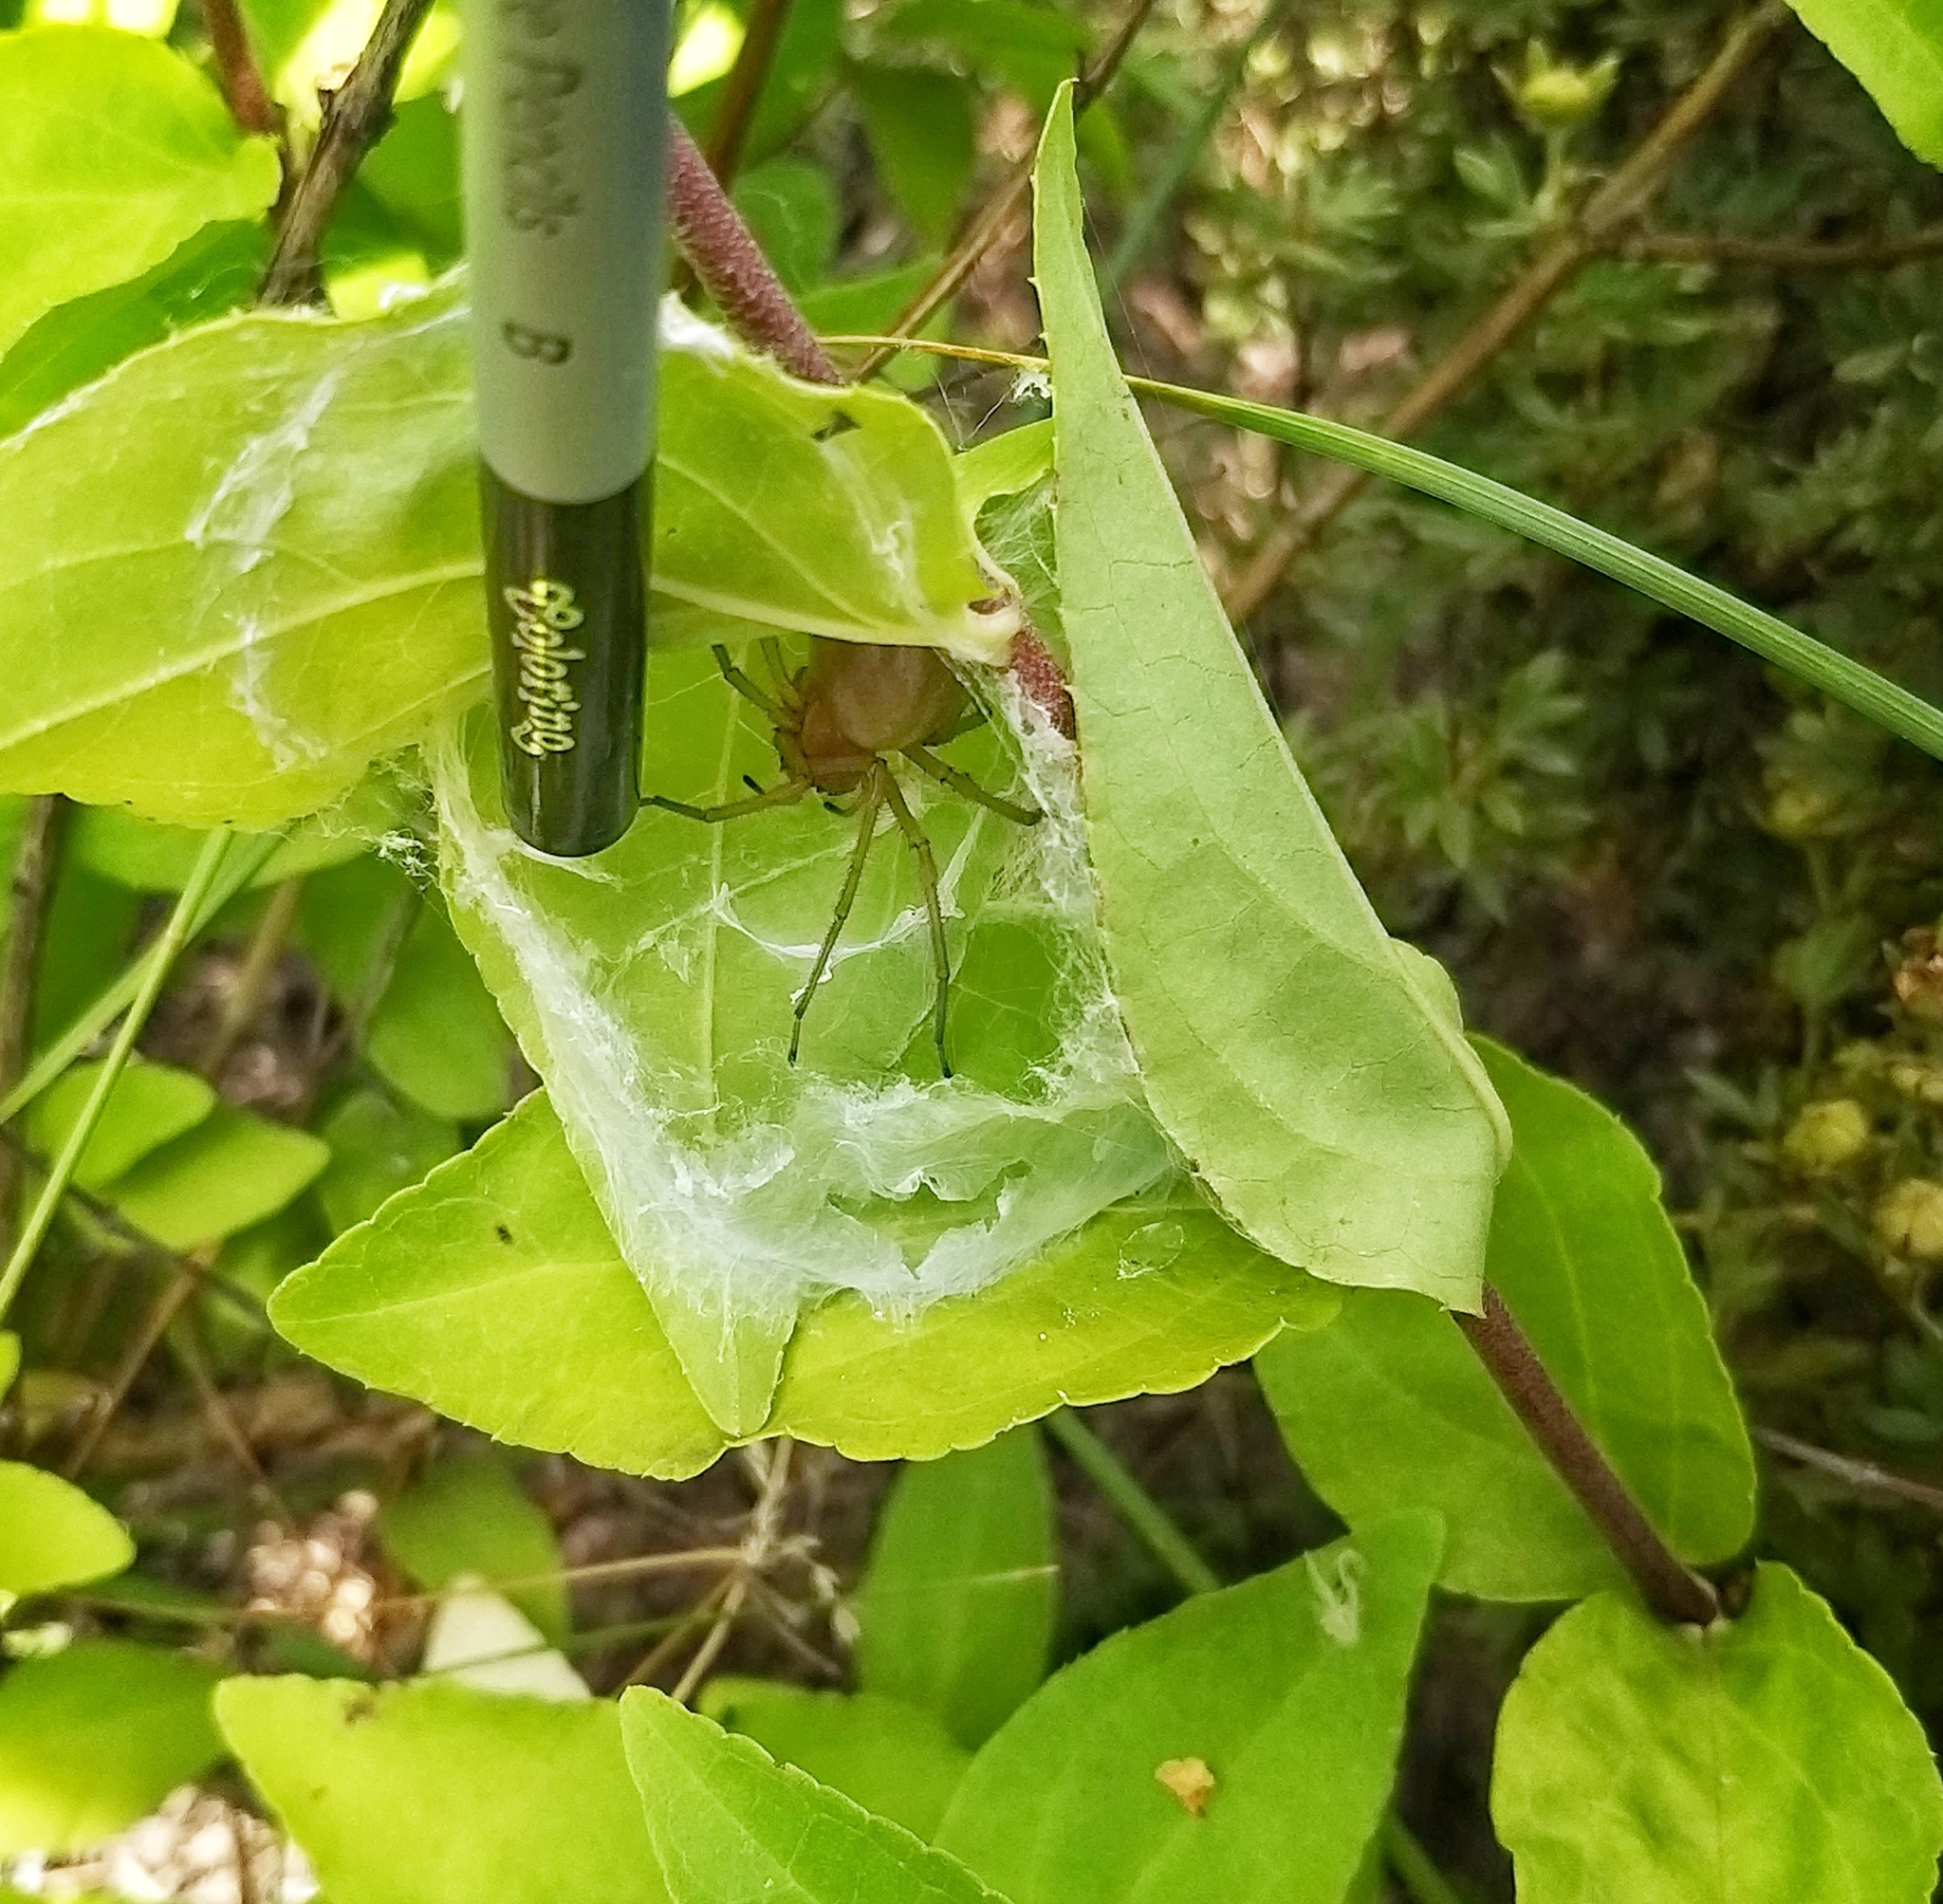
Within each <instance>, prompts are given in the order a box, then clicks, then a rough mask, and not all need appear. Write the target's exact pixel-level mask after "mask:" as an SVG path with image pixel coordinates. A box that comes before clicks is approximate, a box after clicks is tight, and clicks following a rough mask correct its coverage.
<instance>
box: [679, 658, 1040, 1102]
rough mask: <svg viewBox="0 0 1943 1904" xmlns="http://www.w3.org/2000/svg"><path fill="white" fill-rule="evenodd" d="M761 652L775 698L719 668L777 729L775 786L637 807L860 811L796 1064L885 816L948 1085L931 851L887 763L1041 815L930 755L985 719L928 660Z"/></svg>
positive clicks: (793, 1048)
mask: <svg viewBox="0 0 1943 1904" xmlns="http://www.w3.org/2000/svg"><path fill="white" fill-rule="evenodd" d="M762 646H763V655H764V658H765V659H766V660H767V661H768V666H769V671H770V674H771V675H773V677H774V687H773V690H772V691H770V692H765V691H764V689H762V688H761V687H759V686H757V684H756V683H755V682H754V681H752V680H751V679H750V678H749V675H746V674H745V673H744V672H743V671H742V670H741V669H740V668H738V667H737V666H736V665H735V663H734V661H733V660H732V659H731V656H730V654H729V651H728V650H727V649H726V648H720V647H718V648H716V649H715V650H714V656H715V665H716V667H718V668H719V669H720V670H721V671H722V678H723V679H724V680H725V681H727V682H728V683H729V685H730V687H731V688H732V689H733V690H734V691H735V692H736V693H738V694H740V695H741V696H742V697H743V698H744V699H745V700H747V701H749V702H751V703H752V704H753V705H754V706H755V707H757V708H759V709H761V711H762V712H763V713H764V714H766V715H767V716H768V719H769V721H770V723H771V724H772V726H773V728H774V730H775V732H774V739H775V747H776V758H777V759H778V760H779V761H780V762H781V764H782V767H783V780H782V783H781V784H780V785H779V786H771V787H764V786H760V785H759V784H758V783H757V782H756V781H754V780H748V781H747V785H748V786H750V787H751V788H752V789H753V791H752V792H751V793H750V795H749V798H748V799H746V800H730V801H724V802H723V803H722V804H720V805H717V806H690V805H687V804H684V803H682V802H681V801H678V800H668V799H664V798H663V797H662V796H661V795H659V794H650V795H649V796H648V797H647V800H646V802H645V803H644V804H647V805H649V806H659V807H664V808H666V810H667V811H668V812H670V813H679V814H682V815H684V816H685V817H686V818H688V819H690V820H701V821H706V822H708V823H710V824H712V825H713V824H717V823H721V822H723V821H728V820H737V819H740V818H741V816H742V815H743V814H745V813H761V812H764V811H766V810H767V809H768V808H769V807H773V806H788V805H791V804H794V803H795V802H797V801H799V800H804V799H806V798H808V797H809V796H811V795H817V796H820V797H822V798H823V803H824V804H825V805H827V806H829V808H830V810H831V811H832V812H833V813H841V812H843V811H844V810H845V809H844V808H842V807H841V806H838V805H837V804H835V802H836V801H837V800H840V799H842V798H845V797H848V796H855V800H856V804H855V806H854V807H853V808H851V809H850V810H851V811H854V812H856V813H857V814H858V815H859V820H858V826H857V844H856V846H855V847H854V848H853V849H852V850H851V854H850V866H849V870H848V871H847V872H846V873H845V874H844V876H843V885H842V891H841V892H840V893H839V894H838V896H837V910H836V914H835V916H834V917H832V919H831V920H830V929H829V931H828V932H827V933H825V934H823V947H822V949H821V950H820V951H819V952H818V953H817V955H816V964H815V965H814V966H813V967H812V968H811V970H810V974H809V981H808V983H807V984H806V985H805V986H804V988H803V989H802V990H801V991H800V992H798V993H797V995H796V1006H795V1011H794V1013H793V1016H792V1023H791V1026H790V1032H789V1062H790V1063H792V1064H794V1063H796V1055H797V1052H798V1050H799V1048H800V1047H801V1045H802V1043H803V1021H804V1018H805V1015H806V1014H807V1013H808V1010H809V1007H810V1001H811V1000H812V999H813V998H814V997H815V996H816V989H817V987H818V986H819V985H821V984H822V983H823V975H824V973H825V972H826V971H827V970H828V969H829V963H830V959H831V957H832V956H833V955H834V953H835V952H836V950H837V941H838V940H839V939H840V938H841V937H842V933H843V927H844V925H845V923H846V922H847V921H848V919H849V917H850V908H851V907H852V905H853V904H855V902H856V899H857V891H858V888H859V887H860V885H861V884H862V882H863V869H864V865H865V863H866V862H867V861H868V860H869V858H870V846H871V841H872V839H873V838H874V837H875V835H876V832H877V820H878V814H879V811H880V810H881V809H882V808H884V807H889V808H890V811H891V817H892V818H893V819H894V820H895V821H896V822H897V830H898V831H899V832H901V833H902V834H903V836H904V843H905V844H906V845H907V846H909V847H910V849H911V856H912V858H913V860H916V865H917V879H918V883H919V885H920V886H922V887H923V889H924V910H925V913H926V915H927V916H928V918H929V920H930V924H931V958H932V968H933V970H934V971H935V973H936V975H937V990H936V997H935V1002H934V1005H933V1007H932V1042H933V1043H934V1044H935V1045H936V1047H937V1063H938V1070H939V1072H940V1073H941V1074H942V1075H943V1076H944V1077H947V1078H949V1077H950V1076H951V1075H952V1066H951V1061H950V1059H949V1057H948V1056H947V1054H946V1048H945V1015H946V1010H947V1007H948V1006H949V1003H950V998H951V983H952V967H951V955H950V953H949V952H948V951H947V949H946V946H945V921H944V912H943V909H942V907H941V906H940V905H939V903H938V890H937V864H936V861H935V860H934V859H933V857H932V851H931V841H930V839H929V838H928V837H927V835H926V833H925V831H924V828H923V827H922V825H920V824H919V823H918V820H917V816H916V814H915V813H913V812H912V810H911V806H910V804H909V803H908V802H907V801H906V800H905V798H904V794H903V791H902V789H901V788H900V787H899V786H898V785H897V774H896V773H895V772H894V771H893V770H892V767H891V756H893V755H899V756H901V757H902V758H903V759H905V760H907V761H909V762H910V763H911V765H912V766H913V767H916V769H917V770H918V771H919V772H920V773H922V774H925V775H927V776H928V777H929V778H931V779H932V780H934V781H936V782H937V783H938V785H939V786H948V787H950V788H951V789H952V791H953V792H954V793H957V794H960V795H962V796H963V797H964V798H965V799H967V800H970V801H973V802H975V803H976V804H978V805H980V806H983V807H986V808H988V809H989V810H990V811H991V812H993V813H996V814H998V815H1000V816H1001V818H1003V819H1006V820H1009V821H1011V822H1013V823H1015V824H1017V825H1020V826H1031V825H1034V824H1036V823H1038V822H1039V821H1041V820H1043V819H1044V818H1045V815H1044V814H1043V813H1041V811H1040V810H1039V808H1038V807H1036V806H1022V805H1020V804H1018V803H1016V802H1014V801H1010V800H1005V799H1002V798H1001V797H1000V796H999V795H998V794H995V793H989V792H987V791H986V789H985V788H984V787H982V786H979V785H978V783H977V782H976V781H975V780H973V779H972V777H971V775H970V774H967V773H961V772H960V771H959V770H958V769H957V768H956V767H951V766H949V765H947V764H946V763H945V762H944V761H941V760H940V759H938V757H937V756H936V755H935V754H934V753H933V752H932V749H933V748H934V747H940V746H942V745H943V744H944V743H945V742H947V741H949V740H951V739H953V737H954V736H955V735H957V734H960V733H963V732H964V731H965V730H967V729H968V728H972V727H975V726H976V725H977V724H978V722H979V721H980V720H982V719H983V718H984V716H983V715H982V714H981V713H979V712H978V711H977V709H976V708H975V707H974V705H973V703H972V697H971V696H970V695H969V694H968V693H966V692H965V690H964V688H963V687H962V686H961V685H960V684H959V681H958V678H957V676H956V675H953V673H952V671H951V669H950V668H949V667H948V666H947V665H946V663H945V660H944V657H943V656H941V655H939V654H938V653H937V651H936V650H935V649H932V648H891V647H871V646H866V645H864V644H863V643H860V642H855V641H830V640H824V639H822V638H812V639H811V641H810V644H809V660H808V662H807V663H806V664H805V666H804V667H802V668H799V669H797V670H795V671H794V672H793V673H792V672H791V671H790V669H789V667H788V665H787V663H786V660H785V659H784V656H783V651H782V648H781V645H780V644H779V643H778V642H776V641H774V640H767V641H765V642H764V643H763V644H762Z"/></svg>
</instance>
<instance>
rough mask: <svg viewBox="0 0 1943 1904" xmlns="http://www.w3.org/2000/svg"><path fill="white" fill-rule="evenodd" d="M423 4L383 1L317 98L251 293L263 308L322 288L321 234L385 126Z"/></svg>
mask: <svg viewBox="0 0 1943 1904" xmlns="http://www.w3.org/2000/svg"><path fill="white" fill-rule="evenodd" d="M430 5H431V0H385V4H384V11H383V12H382V13H380V14H379V18H378V25H377V26H376V27H374V28H372V30H371V38H370V39H369V40H368V41H367V42H366V43H365V46H364V50H363V51H362V52H361V53H360V54H359V55H358V64H357V65H355V66H353V67H352V68H351V74H350V77H349V78H348V79H347V80H345V82H344V83H343V84H342V85H341V86H340V87H338V89H337V90H336V91H335V92H333V93H328V94H326V95H325V96H324V122H323V124H322V125H321V126H319V128H318V133H317V143H316V144H315V145H314V146H312V147H311V149H310V157H309V158H308V159H307V160H306V161H305V166H304V172H303V176H301V177H300V178H299V179H298V180H297V183H296V186H295V187H294V188H293V189H292V191H291V193H290V202H289V204H288V206H287V208H286V210H285V213H284V221H283V224H282V226H281V227H280V228H279V229H278V231H277V242H276V249H275V250H273V251H271V253H270V258H269V267H268V269H267V270H266V271H265V272H264V274H263V285H262V287H261V288H260V290H259V291H258V293H257V295H258V296H259V297H260V298H261V300H262V301H263V302H264V303H265V304H267V305H301V304H308V303H310V302H311V301H312V300H313V299H314V298H316V297H317V296H318V294H319V293H320V291H321V290H322V289H323V279H322V277H321V275H320V268H319V264H318V253H319V250H320V249H321V248H322V246H323V244H324V233H325V232H326V231H328V230H329V229H330V222H331V220H332V218H334V217H335V216H336V215H337V209H338V201H339V199H341V198H342V196H343V195H344V190H345V188H346V187H347V186H348V185H349V184H350V182H351V179H352V176H354V175H355V174H356V172H357V170H358V167H359V165H360V164H361V162H362V160H363V157H364V155H365V154H366V153H367V152H368V151H370V149H371V147H372V146H373V145H375V144H376V143H377V142H378V139H379V137H380V136H381V135H382V134H383V132H384V129H385V128H386V127H387V126H388V125H389V124H390V123H391V109H392V98H393V95H394V94H396V93H397V91H398V74H399V73H400V72H401V71H402V70H403V69H404V64H405V55H406V53H407V52H409V51H410V49H411V45H412V37H413V35H414V34H415V33H416V32H417V30H418V23H419V21H420V20H422V19H423V18H424V16H425V10H426V9H427V8H428V7H429V6H430Z"/></svg>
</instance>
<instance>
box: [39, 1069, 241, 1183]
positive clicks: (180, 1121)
mask: <svg viewBox="0 0 1943 1904" xmlns="http://www.w3.org/2000/svg"><path fill="white" fill-rule="evenodd" d="M101 1072H102V1066H101V1064H100V1063H99V1062H96V1063H86V1064H76V1065H74V1066H72V1067H71V1068H70V1069H68V1070H66V1071H65V1072H63V1073H62V1075H61V1077H60V1078H59V1079H58V1080H57V1081H55V1082H54V1083H52V1084H50V1085H48V1087H47V1088H46V1090H45V1091H43V1092H42V1093H41V1095H40V1096H39V1097H38V1098H36V1099H35V1100H34V1101H33V1103H32V1104H31V1105H30V1106H29V1107H28V1114H27V1140H28V1143H29V1144H31V1145H32V1146H33V1148H34V1149H35V1150H36V1151H38V1152H39V1153H40V1154H41V1155H42V1156H44V1157H51V1156H53V1155H55V1153H56V1152H58V1151H59V1150H60V1148H61V1146H62V1145H63V1144H64V1143H65V1142H66V1140H67V1136H68V1133H69V1132H70V1131H72V1130H73V1128H74V1126H75V1124H76V1122H77V1121H78V1120H79V1119H80V1117H81V1114H82V1110H83V1107H84V1106H85V1105H86V1103H87V1100H88V1097H89V1094H90V1093H91V1092H92V1091H93V1090H94V1087H95V1081H96V1079H97V1078H99V1077H100V1076H101ZM215 1106H216V1094H215V1092H214V1091H213V1089H212V1088H211V1086H210V1085H209V1083H208V1082H207V1081H205V1080H203V1079H201V1078H198V1077H197V1076H196V1075H195V1074H194V1072H193V1071H178V1070H176V1068H175V1066H174V1065H171V1064H151V1063H147V1062H146V1061H144V1060H142V1059H139V1058H136V1059H131V1060H130V1061H129V1063H128V1066H127V1068H126V1069H125V1070H124V1071H123V1072H122V1073H121V1075H120V1078H118V1079H117V1080H116V1081H115V1086H114V1089H113V1090H111V1091H110V1092H109V1093H108V1101H107V1102H106V1103H105V1104H104V1105H103V1106H102V1115H101V1118H100V1119H99V1121H98V1122H97V1123H96V1125H95V1127H94V1130H93V1132H92V1133H91V1134H90V1136H89V1137H88V1140H87V1144H86V1146H85V1147H84V1148H83V1151H82V1154H81V1162H80V1163H79V1164H78V1165H77V1166H76V1168H75V1172H74V1181H75V1182H76V1183H78V1184H79V1185H80V1186H81V1187H82V1189H83V1190H89V1191H100V1190H101V1189H102V1188H103V1186H105V1185H106V1184H108V1183H111V1182H112V1181H113V1180H114V1179H115V1178H116V1177H118V1176H120V1175H121V1174H122V1173H123V1172H124V1171H127V1170H131V1169H133V1168H134V1166H135V1165H137V1164H138V1163H139V1162H140V1161H141V1160H142V1158H143V1157H145V1156H147V1155H148V1154H149V1153H150V1152H151V1151H153V1150H156V1149H157V1148H158V1147H159V1146H161V1145H163V1144H166V1143H169V1142H170V1141H172V1140H173V1139H174V1138H176V1137H181V1136H183V1135H184V1134H185V1133H186V1132H189V1131H193V1130H194V1129H195V1127H196V1126H197V1125H198V1124H200V1123H201V1122H202V1120H203V1119H204V1118H207V1117H208V1116H209V1114H210V1113H211V1112H212V1111H213V1110H214V1109H215Z"/></svg>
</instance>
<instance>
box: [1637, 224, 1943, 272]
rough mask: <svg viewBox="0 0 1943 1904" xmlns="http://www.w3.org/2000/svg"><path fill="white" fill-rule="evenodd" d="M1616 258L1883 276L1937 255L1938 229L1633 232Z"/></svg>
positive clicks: (1941, 241)
mask: <svg viewBox="0 0 1943 1904" xmlns="http://www.w3.org/2000/svg"><path fill="white" fill-rule="evenodd" d="M1614 249H1615V250H1617V252H1618V253H1619V256H1620V257H1622V258H1638V259H1641V260H1643V261H1644V262H1646V263H1649V264H1656V265H1749V266H1753V267H1755V268H1769V269H1773V270H1780V271H1858V270H1861V271H1866V270H1887V269H1889V268H1891V267H1892V266H1895V265H1906V264H1909V263H1910V262H1912V261H1913V260H1914V259H1917V258H1934V257H1937V256H1939V255H1943V225H1925V226H1923V227H1921V228H1920V229H1919V230H1917V231H1907V232H1904V233H1903V234H1902V235H1901V236H1900V237H1895V238H1845V239H1840V240H1837V241H1835V242H1832V243H1826V244H1818V243H1816V242H1815V241H1814V240H1813V239H1808V238H1735V237H1731V236H1716V235H1714V234H1712V233H1711V232H1706V231H1636V232H1635V233H1634V234H1633V235H1632V236H1631V237H1630V238H1626V239H1624V240H1622V241H1621V242H1620V243H1619V245H1617V246H1616V247H1615V248H1614Z"/></svg>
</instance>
